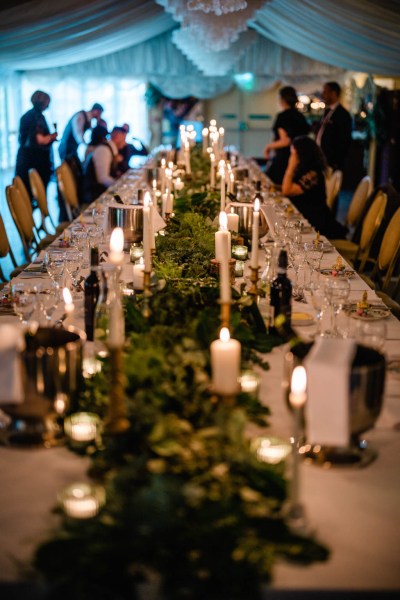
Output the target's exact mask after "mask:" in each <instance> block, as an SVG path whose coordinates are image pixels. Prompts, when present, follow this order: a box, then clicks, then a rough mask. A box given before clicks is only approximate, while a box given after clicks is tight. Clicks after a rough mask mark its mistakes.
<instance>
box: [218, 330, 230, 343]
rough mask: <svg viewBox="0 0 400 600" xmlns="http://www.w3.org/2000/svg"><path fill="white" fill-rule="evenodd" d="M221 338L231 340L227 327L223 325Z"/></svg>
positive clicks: (226, 340)
mask: <svg viewBox="0 0 400 600" xmlns="http://www.w3.org/2000/svg"><path fill="white" fill-rule="evenodd" d="M219 339H220V340H221V342H229V340H230V339H231V336H230V333H229V329H228V328H227V327H222V329H221V332H220V334H219Z"/></svg>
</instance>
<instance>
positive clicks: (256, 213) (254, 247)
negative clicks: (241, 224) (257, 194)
mask: <svg viewBox="0 0 400 600" xmlns="http://www.w3.org/2000/svg"><path fill="white" fill-rule="evenodd" d="M259 228H260V201H259V200H258V198H256V200H255V202H254V210H253V230H252V238H251V266H252V268H253V269H257V268H258V232H259Z"/></svg>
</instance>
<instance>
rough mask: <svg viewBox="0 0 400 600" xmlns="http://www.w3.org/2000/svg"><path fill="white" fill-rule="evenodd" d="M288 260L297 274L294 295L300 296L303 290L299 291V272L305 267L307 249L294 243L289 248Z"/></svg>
mask: <svg viewBox="0 0 400 600" xmlns="http://www.w3.org/2000/svg"><path fill="white" fill-rule="evenodd" d="M288 258H289V262H290V266H291V267H292V269H293V271H294V273H295V279H294V289H293V292H294V294H297V295H298V294H300V293H301V292H302V290H300V289H299V281H298V279H299V270H300V268H301V267H302V266H303V265H304V260H305V248H304V244H298V243H296V242H292V243H290V244H289V246H288Z"/></svg>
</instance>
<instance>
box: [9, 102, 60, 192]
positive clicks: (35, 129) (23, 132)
mask: <svg viewBox="0 0 400 600" xmlns="http://www.w3.org/2000/svg"><path fill="white" fill-rule="evenodd" d="M31 102H32V105H33V108H31V109H30V110H28V112H26V113H25V114H24V115H23V116H22V117H21V120H20V123H19V149H18V153H17V161H16V167H15V175H19V176H20V177H21V179H22V181H23V182H24V183H25V185H26V188H27V190H28V192H29V194H30V196H31V197H32V191H31V186H30V183H29V169H36V170H37V172H38V173H39V175H40V177H41V178H42V180H43V184H44V186H45V188H47V186H48V183H49V181H50V177H51V174H52V172H53V152H52V144H53V142H55V140H56V139H57V133H50V129H49V126H48V125H47V122H46V119H45V117H44V115H43V112H44V111H45V110H46V108H48V106H49V104H50V96H49V94H47V93H46V92H42V91H41V90H36V92H34V93H33V94H32V97H31Z"/></svg>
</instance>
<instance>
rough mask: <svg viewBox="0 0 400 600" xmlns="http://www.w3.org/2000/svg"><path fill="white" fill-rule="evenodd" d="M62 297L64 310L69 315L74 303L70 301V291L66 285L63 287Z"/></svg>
mask: <svg viewBox="0 0 400 600" xmlns="http://www.w3.org/2000/svg"><path fill="white" fill-rule="evenodd" d="M63 299H64V310H65V313H66V314H67V315H68V316H71V315H72V314H73V312H74V309H75V305H74V303H73V301H72V295H71V292H70V291H69V289H68V288H67V287H65V288H64V289H63Z"/></svg>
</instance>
